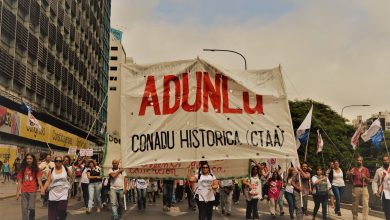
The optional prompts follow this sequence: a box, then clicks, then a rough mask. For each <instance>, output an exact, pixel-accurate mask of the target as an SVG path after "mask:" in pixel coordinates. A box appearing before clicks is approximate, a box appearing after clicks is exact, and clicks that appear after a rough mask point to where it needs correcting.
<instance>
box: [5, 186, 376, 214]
mask: <svg viewBox="0 0 390 220" xmlns="http://www.w3.org/2000/svg"><path fill="white" fill-rule="evenodd" d="M0 184H1V183H0ZM6 189H7V191H9V192H8V194H7V193H5V191H6ZM11 189H12V190H11ZM15 191H16V184H14V183H12V185H11V183H6V184H2V185H0V195H3V197H0V213H1V215H0V219H6V220H8V219H12V220H18V219H21V205H20V200H18V201H17V200H16V198H15V197H11V198H7V197H10V196H12V194H13V195H14V194H15ZM4 195H8V196H5V197H4ZM161 199H162V196H160V198H158V199H157V202H156V204H147V207H146V210H145V211H138V209H137V206H136V204H133V203H129V204H128V206H127V208H128V209H127V211H126V212H125V214H124V216H123V219H132V220H133V219H135V220H137V219H140V220H141V219H142V220H156V219H161V220H173V219H178V220H180V219H183V220H184V219H197V218H198V212H197V211H192V210H189V209H188V205H187V201H186V200H184V201H182V202H180V203H177V204H175V207H173V208H172V209H171V211H170V212H164V211H162V201H161ZM308 206H309V207H308V210H309V211H310V210H313V206H314V204H313V202H312V201H309V205H308ZM284 209H285V210H284V211H285V213H286V214H285V216H277V219H282V220H283V219H290V218H289V216H288V207H287V206H285V208H284ZM341 213H342V216H341V217H339V216H336V215H335V214H334V213H332V212H331V213H330V216H329V219H352V214H351V211H350V210H348V209H342V210H341ZM259 214H260V219H272V218H271V216H270V215H269V208H268V204H267V203H266V202H265V201H263V202H260V210H259ZM320 214H321V208H320V213H319V215H318V216H317V219H322V218H321V216H320ZM359 217H361V214H360V215H359ZM36 219H37V220H44V219H47V208H46V207H42V202H41V201H40V196H39V194H37V201H36ZM67 219H69V220H79V219H80V220H81V219H87V220H89V219H90V220H99V219H102V220H103V219H104V220H109V219H111V209H109V208H107V209H103V210H102V212H101V213H96V210H93V211H92V213H91V214H89V215H87V214H86V213H85V208H84V207H83V202H81V201H77V200H75V199H70V200H69V203H68V218H67ZM213 219H216V220H230V219H232V220H236V219H237V220H238V219H240V220H242V219H245V201H244V200H243V197H242V196H241V200H240V203H239V204H237V205H233V207H232V215H231V216H225V215H222V214H221V211H220V210H216V211H214V212H213ZM304 219H305V220H306V219H312V217H311V216H305V217H304ZM360 219H361V218H360ZM369 219H370V220H376V219H384V218H378V217H374V216H370V217H369Z"/></svg>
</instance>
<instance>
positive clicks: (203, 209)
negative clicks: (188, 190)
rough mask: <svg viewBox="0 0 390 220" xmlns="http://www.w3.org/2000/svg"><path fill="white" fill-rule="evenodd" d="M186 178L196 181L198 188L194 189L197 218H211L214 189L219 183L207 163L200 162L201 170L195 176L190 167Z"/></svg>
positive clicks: (204, 219) (200, 219)
mask: <svg viewBox="0 0 390 220" xmlns="http://www.w3.org/2000/svg"><path fill="white" fill-rule="evenodd" d="M187 178H188V180H189V181H191V182H198V188H197V189H196V190H195V195H197V196H196V200H197V203H198V209H199V220H206V219H207V220H211V219H212V217H213V206H214V201H215V194H214V193H215V190H217V189H218V187H219V183H218V181H217V179H216V178H215V176H214V175H213V174H212V173H211V172H210V166H209V164H208V163H201V171H200V172H199V174H198V175H197V176H195V175H193V171H192V170H191V169H190V170H189V173H188V176H187Z"/></svg>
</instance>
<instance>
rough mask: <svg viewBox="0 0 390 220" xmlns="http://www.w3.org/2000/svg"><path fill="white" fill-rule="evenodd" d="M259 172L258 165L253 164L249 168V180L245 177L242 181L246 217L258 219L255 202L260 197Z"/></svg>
mask: <svg viewBox="0 0 390 220" xmlns="http://www.w3.org/2000/svg"><path fill="white" fill-rule="evenodd" d="M260 172H261V170H260V167H259V166H257V165H256V166H253V167H252V168H251V175H250V178H249V181H248V180H246V179H244V180H243V181H242V185H243V189H244V196H245V200H246V214H245V216H246V219H259V213H258V212H257V203H258V202H259V199H261V198H262V187H261V179H260Z"/></svg>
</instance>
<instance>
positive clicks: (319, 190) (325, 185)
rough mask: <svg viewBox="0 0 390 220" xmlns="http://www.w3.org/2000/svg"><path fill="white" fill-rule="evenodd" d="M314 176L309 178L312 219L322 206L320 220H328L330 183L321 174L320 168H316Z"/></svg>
mask: <svg viewBox="0 0 390 220" xmlns="http://www.w3.org/2000/svg"><path fill="white" fill-rule="evenodd" d="M316 174H317V175H314V176H313V177H312V178H311V181H312V183H313V200H314V210H313V219H315V218H316V215H317V212H318V209H319V208H320V205H322V219H323V220H326V219H328V215H327V213H328V211H327V208H328V194H329V191H330V189H331V187H332V186H331V185H330V181H329V179H328V177H326V176H325V175H324V173H323V170H322V168H321V167H317V170H316Z"/></svg>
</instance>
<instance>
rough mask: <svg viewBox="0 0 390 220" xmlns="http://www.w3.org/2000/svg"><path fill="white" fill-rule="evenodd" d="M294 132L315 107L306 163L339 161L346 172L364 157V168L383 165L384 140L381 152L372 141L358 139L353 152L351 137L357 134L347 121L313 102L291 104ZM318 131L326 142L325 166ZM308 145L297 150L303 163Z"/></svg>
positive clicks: (389, 137)
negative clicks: (318, 146)
mask: <svg viewBox="0 0 390 220" xmlns="http://www.w3.org/2000/svg"><path fill="white" fill-rule="evenodd" d="M289 104H290V111H291V117H292V121H293V126H294V130H295V131H296V130H297V129H298V127H299V125H300V124H301V123H302V121H303V120H304V118H305V117H306V115H307V113H308V112H309V110H310V107H311V105H312V104H313V118H312V124H311V129H310V137H309V143H308V148H307V162H308V163H309V164H310V166H312V167H316V166H325V167H326V166H328V164H329V162H330V161H333V160H339V161H340V162H341V166H342V168H343V169H349V168H350V166H351V165H352V166H353V165H354V162H355V158H356V157H357V156H358V155H362V156H363V158H364V165H365V166H366V167H368V168H369V169H370V170H373V169H374V168H375V167H376V166H377V165H378V164H381V156H382V155H383V154H386V153H387V151H386V147H385V142H384V141H382V146H381V148H382V149H381V151H379V152H378V150H376V149H375V147H374V146H373V145H372V143H371V141H368V142H364V141H363V140H362V139H359V146H358V148H357V150H356V152H355V153H354V152H353V149H352V146H351V138H352V136H353V134H354V133H355V131H356V128H354V127H353V126H351V125H348V124H346V122H347V120H346V119H345V118H343V117H341V116H340V115H339V114H338V113H337V112H335V111H334V110H333V109H332V108H331V107H330V106H328V105H325V104H323V103H320V102H316V101H313V100H310V99H307V100H303V101H289ZM317 129H319V130H320V132H321V134H322V138H323V141H324V148H323V155H324V161H325V163H326V164H323V161H322V155H321V153H319V154H317V153H316V152H317ZM385 138H386V142H387V143H390V131H386V132H385ZM305 147H306V145H301V147H300V148H299V150H298V155H299V159H300V161H301V162H303V161H304V156H305Z"/></svg>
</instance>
